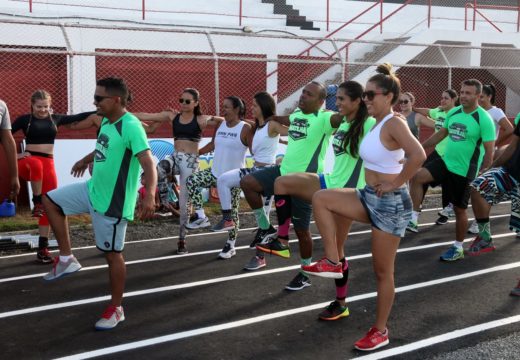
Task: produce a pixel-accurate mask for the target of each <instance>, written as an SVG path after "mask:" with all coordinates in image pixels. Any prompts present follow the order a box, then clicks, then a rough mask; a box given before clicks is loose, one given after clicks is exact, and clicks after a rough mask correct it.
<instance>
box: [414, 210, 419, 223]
mask: <svg viewBox="0 0 520 360" xmlns="http://www.w3.org/2000/svg"><path fill="white" fill-rule="evenodd" d="M420 213H421V212H420V211H412V221H413V222H417V220H419V214H420Z"/></svg>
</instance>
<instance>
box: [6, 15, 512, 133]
mask: <svg viewBox="0 0 520 360" xmlns="http://www.w3.org/2000/svg"><path fill="white" fill-rule="evenodd" d="M0 25H1V26H2V29H3V39H5V40H4V41H3V43H2V44H0V63H1V64H2V66H1V67H0V78H1V79H2V87H0V98H1V99H3V100H5V101H6V102H7V104H8V106H9V108H10V111H11V116H12V118H13V120H14V119H16V117H17V116H19V115H21V114H24V113H27V112H28V111H29V98H30V95H31V93H32V92H33V91H34V90H36V89H39V88H43V89H46V90H48V91H49V92H50V93H51V94H52V96H53V108H54V111H55V112H56V113H76V112H80V111H87V110H92V109H93V105H92V95H93V93H94V89H95V80H96V79H99V78H102V77H105V76H119V77H123V78H125V79H126V80H127V82H128V84H129V87H130V89H131V91H132V92H133V95H134V101H133V102H132V104H131V105H130V106H129V109H130V110H131V111H136V112H137V111H146V112H158V111H161V110H163V109H165V108H167V107H173V108H176V107H177V106H178V103H177V98H178V96H179V94H180V93H181V91H182V89H183V88H186V87H195V88H197V89H199V91H200V93H201V95H202V100H201V102H202V108H203V111H204V112H205V113H207V114H219V112H220V104H221V103H222V101H223V99H224V97H225V96H229V95H237V96H240V97H242V98H243V99H245V101H246V103H250V102H251V99H252V97H253V95H254V94H255V93H256V92H258V91H265V90H267V91H269V92H270V93H272V94H274V95H275V96H276V99H277V102H278V112H279V113H281V114H283V113H285V114H286V113H289V112H290V111H292V110H293V109H294V108H295V106H296V103H297V99H298V97H299V94H300V92H301V89H302V87H303V86H304V85H305V84H306V83H308V82H309V81H313V80H316V81H320V82H322V83H325V84H338V83H340V82H341V81H343V80H345V79H352V80H357V81H359V82H361V83H362V84H364V83H366V81H367V79H368V78H369V77H370V76H371V75H372V74H373V73H374V70H375V65H376V64H378V63H381V62H387V61H388V62H390V63H392V64H393V65H394V66H395V68H396V70H397V74H398V76H399V77H400V79H401V81H402V85H403V90H405V91H410V92H412V93H414V94H415V96H416V99H417V104H416V105H417V106H421V107H435V106H437V105H438V103H439V99H440V95H441V93H442V91H443V90H445V89H448V88H453V89H455V90H459V88H460V83H461V81H462V80H463V79H465V78H477V79H480V80H481V81H482V82H483V83H490V82H493V83H494V84H495V86H496V87H497V90H498V93H497V106H499V107H501V108H503V109H504V110H505V111H506V113H507V114H508V115H509V116H513V115H515V114H516V113H517V112H518V111H520V108H519V104H520V101H518V100H520V99H519V94H520V71H518V70H520V50H518V49H516V48H514V47H512V45H511V46H510V45H507V44H505V45H500V46H496V45H485V44H484V45H483V46H481V47H472V46H470V45H468V44H469V43H470V38H469V37H468V39H467V42H464V41H460V39H459V42H458V43H457V44H453V43H445V42H443V41H442V40H439V41H436V42H435V43H433V44H424V43H423V44H421V43H412V42H410V41H411V39H409V38H406V37H405V38H400V39H396V40H394V41H384V42H377V41H361V40H349V39H323V38H311V37H293V36H286V35H282V36H280V35H261V34H243V33H236V32H235V33H222V32H220V33H219V32H203V31H179V30H166V29H143V28H130V27H127V28H115V27H107V26H97V25H96V26H94V25H91V26H86V25H64V24H52V23H47V24H45V25H42V24H35V23H29V22H16V21H10V22H7V21H4V22H2V23H0ZM469 35H470V34H469ZM412 40H413V39H412ZM172 49H175V50H172ZM248 115H249V116H250V114H248ZM168 134H169V130H168V128H167V127H164V128H162V129H161V130H160V131H159V132H158V134H157V136H160V137H162V136H168ZM85 136H87V137H88V136H94V131H93V130H92V131H91V132H87V133H82V134H77V133H72V132H68V131H66V130H65V131H60V137H62V138H75V137H85Z"/></svg>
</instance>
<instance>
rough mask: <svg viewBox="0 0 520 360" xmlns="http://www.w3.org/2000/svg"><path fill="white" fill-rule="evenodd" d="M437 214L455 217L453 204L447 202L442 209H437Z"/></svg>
mask: <svg viewBox="0 0 520 360" xmlns="http://www.w3.org/2000/svg"><path fill="white" fill-rule="evenodd" d="M437 214H439V215H440V216H446V217H455V211H454V210H453V205H451V204H449V205H448V206H446V207H445V208H444V209H442V210H441V211H439V212H438V213H437Z"/></svg>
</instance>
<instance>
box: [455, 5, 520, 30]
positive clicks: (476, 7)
mask: <svg viewBox="0 0 520 360" xmlns="http://www.w3.org/2000/svg"><path fill="white" fill-rule="evenodd" d="M479 8H480V9H488V10H507V11H516V12H517V18H516V19H517V20H516V32H520V0H519V1H518V6H507V5H484V4H478V3H477V1H476V0H475V1H472V2H467V3H466V4H465V5H464V30H468V10H469V9H472V10H473V18H472V30H473V31H475V29H476V22H477V15H480V16H481V17H482V18H483V19H484V20H485V21H486V22H487V23H489V24H490V25H491V26H493V27H494V28H495V29H496V30H497V31H498V32H503V31H502V29H500V28H499V27H498V26H497V25H496V24H495V23H494V22H493V21H492V20H491V19H489V18H488V17H487V16H486V15H484V14H483V13H482V12H481V11H480V10H479Z"/></svg>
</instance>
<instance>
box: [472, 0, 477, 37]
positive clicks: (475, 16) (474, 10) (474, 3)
mask: <svg viewBox="0 0 520 360" xmlns="http://www.w3.org/2000/svg"><path fill="white" fill-rule="evenodd" d="M476 23H477V0H473V31H475V25H476Z"/></svg>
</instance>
